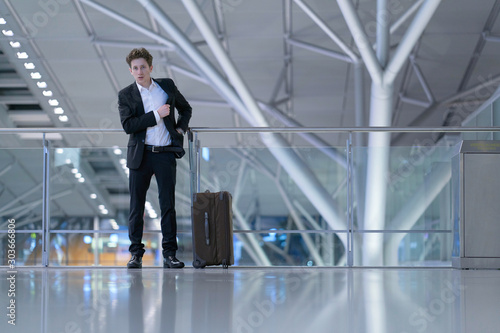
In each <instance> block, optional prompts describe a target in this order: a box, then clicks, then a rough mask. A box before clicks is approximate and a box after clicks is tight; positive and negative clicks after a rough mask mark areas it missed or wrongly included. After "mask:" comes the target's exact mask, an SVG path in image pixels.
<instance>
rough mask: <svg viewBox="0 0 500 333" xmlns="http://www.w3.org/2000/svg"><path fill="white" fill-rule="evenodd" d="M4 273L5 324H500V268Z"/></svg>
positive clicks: (390, 328) (473, 327) (159, 328)
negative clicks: (13, 305)
mask: <svg viewBox="0 0 500 333" xmlns="http://www.w3.org/2000/svg"><path fill="white" fill-rule="evenodd" d="M2 276H3V278H2V279H1V282H0V290H1V297H0V299H1V300H2V306H1V308H2V309H3V310H2V311H3V312H4V314H3V315H2V316H1V318H2V320H1V322H0V332H23V333H24V332H30V333H32V332H33V333H34V332H42V333H88V332H118V333H127V332H131V333H132V332H180V333H182V332H191V333H194V332H196V333H198V332H213V333H223V332H231V333H239V332H244V333H252V332H273V333H274V332H290V333H294V332H314V333H316V332H363V333H364V332H367V333H368V332H373V333H385V332H398V333H413V332H439V333H445V332H454V333H455V332H478V333H479V332H480V333H485V332H500V271H499V270H457V269H452V268H430V269H426V268H415V269H405V268H392V269H386V268H240V267H232V268H229V269H228V270H223V269H222V268H207V269H203V270H195V269H193V268H190V267H188V268H184V269H182V270H163V269H160V268H143V269H142V270H127V269H125V268H27V267H25V268H18V269H17V270H16V272H15V273H9V272H8V269H7V268H2ZM9 290H10V292H9ZM12 292H14V293H15V295H12ZM12 300H14V301H15V303H14V304H15V308H14V309H13V308H12V305H11V303H12ZM8 307H10V309H9V308H8ZM13 315H14V316H15V317H14V318H15V321H13V319H14V318H13ZM9 321H10V323H9ZM12 323H15V326H14V325H12Z"/></svg>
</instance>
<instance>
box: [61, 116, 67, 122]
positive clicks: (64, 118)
mask: <svg viewBox="0 0 500 333" xmlns="http://www.w3.org/2000/svg"><path fill="white" fill-rule="evenodd" d="M59 120H60V121H62V122H63V123H65V122H67V121H68V120H69V119H68V116H59Z"/></svg>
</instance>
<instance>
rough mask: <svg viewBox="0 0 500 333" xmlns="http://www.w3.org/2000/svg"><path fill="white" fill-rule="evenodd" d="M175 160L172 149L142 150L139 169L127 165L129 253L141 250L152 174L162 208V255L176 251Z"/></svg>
mask: <svg viewBox="0 0 500 333" xmlns="http://www.w3.org/2000/svg"><path fill="white" fill-rule="evenodd" d="M176 166H177V161H176V160H175V155H174V153H172V152H161V153H154V152H151V151H147V150H145V151H144V156H143V158H142V162H141V165H140V166H139V168H138V169H130V173H129V190H130V215H129V238H130V242H131V244H130V248H129V251H130V253H131V254H132V255H138V256H141V257H142V255H143V254H144V244H143V243H142V235H143V230H144V206H145V203H146V193H147V191H148V189H149V185H150V183H151V177H152V176H153V175H155V178H156V182H157V184H158V199H159V203H160V210H161V233H162V236H163V239H162V248H163V256H164V257H167V256H170V255H175V253H176V251H177V221H176V214H175V181H176Z"/></svg>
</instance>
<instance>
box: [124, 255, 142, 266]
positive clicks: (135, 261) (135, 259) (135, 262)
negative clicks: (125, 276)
mask: <svg viewBox="0 0 500 333" xmlns="http://www.w3.org/2000/svg"><path fill="white" fill-rule="evenodd" d="M127 268H142V257H139V256H136V255H133V256H132V258H131V259H130V261H129V262H128V263H127Z"/></svg>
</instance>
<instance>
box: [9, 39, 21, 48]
mask: <svg viewBox="0 0 500 333" xmlns="http://www.w3.org/2000/svg"><path fill="white" fill-rule="evenodd" d="M10 46H12V48H13V49H18V48H20V47H21V43H19V42H12V41H11V42H10Z"/></svg>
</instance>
